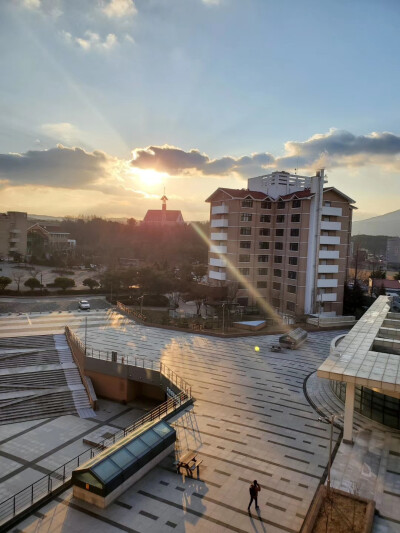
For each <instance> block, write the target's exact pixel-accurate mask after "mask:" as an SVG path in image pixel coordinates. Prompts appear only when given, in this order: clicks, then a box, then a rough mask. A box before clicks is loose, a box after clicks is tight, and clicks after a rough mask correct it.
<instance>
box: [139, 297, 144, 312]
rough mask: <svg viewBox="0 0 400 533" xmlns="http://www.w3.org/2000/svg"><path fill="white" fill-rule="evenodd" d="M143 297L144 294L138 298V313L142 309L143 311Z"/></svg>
mask: <svg viewBox="0 0 400 533" xmlns="http://www.w3.org/2000/svg"><path fill="white" fill-rule="evenodd" d="M143 298H144V294H142V296H139V298H138V300H140V314H142V311H143Z"/></svg>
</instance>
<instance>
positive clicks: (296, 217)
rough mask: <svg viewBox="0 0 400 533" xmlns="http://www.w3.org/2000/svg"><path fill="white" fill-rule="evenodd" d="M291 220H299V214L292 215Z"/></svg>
mask: <svg viewBox="0 0 400 533" xmlns="http://www.w3.org/2000/svg"><path fill="white" fill-rule="evenodd" d="M291 220H292V222H300V214H296V215H292V219H291Z"/></svg>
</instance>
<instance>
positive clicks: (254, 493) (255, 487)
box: [247, 479, 261, 513]
mask: <svg viewBox="0 0 400 533" xmlns="http://www.w3.org/2000/svg"><path fill="white" fill-rule="evenodd" d="M260 490H261V487H260V485H259V484H258V483H257V480H256V479H255V480H254V481H253V483H252V484H251V485H250V487H249V492H250V503H249V506H248V507H247V511H248V512H249V513H250V505H251V504H252V503H253V500H254V502H255V506H256V509H259V507H258V501H257V498H258V493H259V492H260Z"/></svg>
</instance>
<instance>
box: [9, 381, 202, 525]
mask: <svg viewBox="0 0 400 533" xmlns="http://www.w3.org/2000/svg"><path fill="white" fill-rule="evenodd" d="M190 399H191V397H190V396H188V395H187V394H186V393H185V392H180V393H178V394H176V395H175V396H174V397H172V398H169V399H168V400H167V401H166V402H164V403H162V404H161V405H159V406H158V407H155V408H154V409H152V410H151V411H149V412H148V413H147V414H146V415H144V416H142V417H141V418H139V419H138V420H136V421H135V422H134V423H133V424H131V425H130V426H128V427H126V428H125V429H122V430H121V431H119V432H118V433H116V434H115V435H113V437H112V438H110V439H104V440H103V441H101V442H100V443H99V444H98V445H97V446H95V447H93V448H90V449H89V450H85V451H84V452H82V453H81V454H79V455H77V456H76V457H74V458H73V459H70V460H69V461H67V462H66V463H64V464H63V465H61V466H60V467H58V468H57V469H56V470H53V471H52V472H50V473H49V474H46V475H45V476H43V477H42V478H40V479H38V480H37V481H35V482H34V483H32V484H31V485H29V486H28V487H25V488H24V489H22V490H20V491H19V492H17V493H16V494H14V495H13V496H10V497H9V498H7V499H6V500H3V501H2V502H0V526H2V525H3V524H5V523H6V522H8V521H10V520H12V519H13V518H15V517H16V516H17V515H18V514H20V513H22V512H23V511H26V510H27V509H29V508H30V507H32V505H34V504H35V503H37V502H39V501H40V500H42V499H43V498H45V497H46V496H48V495H49V494H51V493H52V492H54V491H55V490H57V489H60V488H61V487H62V486H63V485H64V484H65V483H67V482H69V481H70V479H71V477H72V472H73V471H74V470H75V469H76V468H78V467H79V466H80V465H82V464H84V463H85V462H86V461H88V460H89V459H92V458H93V457H95V456H96V455H98V454H99V453H100V452H102V451H103V450H104V449H105V448H108V447H109V446H112V445H113V444H115V443H116V442H118V441H119V440H120V439H122V438H124V437H126V436H127V435H129V434H130V433H132V432H133V431H135V430H136V429H138V428H139V427H140V426H143V425H144V424H147V423H148V422H152V421H155V420H157V419H158V420H161V418H163V417H164V416H166V415H168V414H172V413H173V412H174V411H175V410H176V409H178V408H180V407H181V406H182V405H184V404H185V403H186V402H187V401H189V400H190Z"/></svg>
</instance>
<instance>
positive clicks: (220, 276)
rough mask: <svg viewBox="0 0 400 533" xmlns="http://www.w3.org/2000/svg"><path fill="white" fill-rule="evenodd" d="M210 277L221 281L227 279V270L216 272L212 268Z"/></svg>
mask: <svg viewBox="0 0 400 533" xmlns="http://www.w3.org/2000/svg"><path fill="white" fill-rule="evenodd" d="M208 277H209V278H211V279H218V280H219V281H225V280H226V274H225V272H215V271H214V270H210V271H209V273H208Z"/></svg>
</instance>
